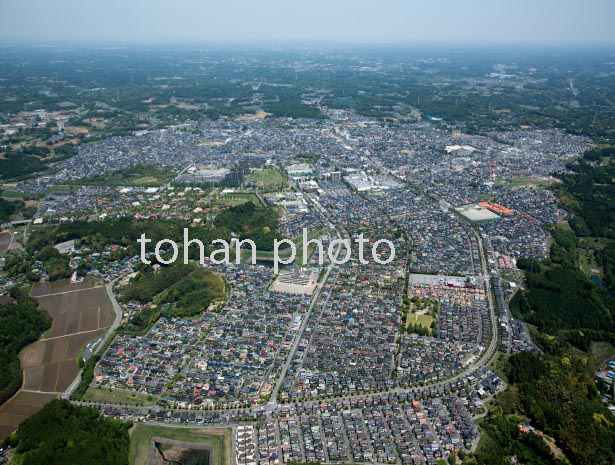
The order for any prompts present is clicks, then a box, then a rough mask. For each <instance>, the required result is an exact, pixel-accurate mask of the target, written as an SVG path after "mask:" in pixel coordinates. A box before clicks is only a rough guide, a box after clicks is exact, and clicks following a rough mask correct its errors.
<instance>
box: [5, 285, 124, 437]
mask: <svg viewBox="0 0 615 465" xmlns="http://www.w3.org/2000/svg"><path fill="white" fill-rule="evenodd" d="M31 296H32V297H35V298H36V299H37V300H38V301H39V303H40V306H41V307H42V308H44V309H45V310H46V311H47V312H48V313H49V314H50V315H51V316H52V317H53V325H52V327H51V329H50V330H49V331H47V333H46V334H44V335H43V337H42V338H41V339H39V340H38V341H37V342H35V343H33V344H31V345H29V346H27V347H26V348H25V349H23V350H22V352H21V354H20V356H19V358H20V361H21V367H22V370H23V384H22V387H21V389H20V390H19V392H18V393H17V394H16V395H15V396H14V397H13V398H12V399H10V400H9V401H8V402H6V403H5V404H4V405H3V406H2V407H1V408H0V438H3V437H4V436H6V435H7V434H10V433H11V432H13V431H14V430H15V428H16V427H17V425H19V423H21V421H23V420H24V419H26V418H27V417H28V416H30V415H32V414H33V413H35V412H37V411H38V410H40V409H41V408H42V407H43V405H45V404H46V403H47V402H49V401H50V400H52V399H54V398H56V397H58V395H59V394H60V393H62V392H64V391H65V390H66V389H67V388H68V386H69V385H70V384H71V383H72V382H73V380H74V379H75V378H76V377H77V375H78V374H79V366H78V358H79V355H80V353H81V350H82V349H83V347H84V346H85V345H86V344H88V343H89V342H91V341H93V340H95V339H97V338H99V337H100V336H102V335H103V334H105V332H106V331H107V328H109V327H110V326H111V324H112V323H113V319H114V315H113V313H112V307H111V304H110V302H109V299H108V297H107V293H106V291H105V288H104V287H102V286H96V285H95V283H94V281H92V280H84V281H83V282H81V283H70V281H68V280H64V281H56V282H54V283H39V284H36V285H34V287H33V288H32V291H31Z"/></svg>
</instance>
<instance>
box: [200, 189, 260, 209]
mask: <svg viewBox="0 0 615 465" xmlns="http://www.w3.org/2000/svg"><path fill="white" fill-rule="evenodd" d="M246 202H252V203H253V204H254V205H256V206H257V207H261V206H264V205H263V204H262V203H261V201H260V200H258V197H257V196H256V195H254V194H251V193H249V192H234V193H232V194H225V195H224V196H220V198H219V199H218V200H216V201H214V202H212V203H213V204H214V205H227V206H231V207H234V206H235V205H242V204H244V203H246Z"/></svg>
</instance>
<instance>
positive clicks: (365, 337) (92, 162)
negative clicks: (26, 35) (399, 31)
mask: <svg viewBox="0 0 615 465" xmlns="http://www.w3.org/2000/svg"><path fill="white" fill-rule="evenodd" d="M507 53H509V54H508V55H507ZM524 53H525V52H524ZM540 53H542V52H540ZM540 53H538V52H536V53H535V54H534V52H532V51H527V57H529V58H524V56H525V55H523V54H522V53H520V52H516V51H512V50H509V51H506V52H501V51H494V52H493V53H491V52H484V51H477V52H476V56H470V57H469V58H468V56H466V55H463V54H462V53H458V52H457V51H456V49H451V50H448V49H438V50H434V51H429V52H428V51H422V50H421V51H420V52H414V51H413V52H407V51H406V50H405V49H402V50H398V49H393V50H392V51H391V50H388V49H380V48H370V47H364V48H358V49H352V48H340V49H337V48H331V49H328V48H325V49H316V48H314V49H312V48H297V49H271V50H270V49H265V48H262V49H260V48H259V49H256V50H251V49H233V48H230V49H225V48H223V47H222V48H216V47H212V48H211V49H197V48H188V49H181V48H179V49H175V48H169V49H167V50H158V49H156V48H154V47H149V48H143V49H134V48H130V47H125V48H123V47H118V48H108V49H107V48H100V49H91V50H90V49H86V48H71V47H66V48H57V49H55V48H50V49H37V48H36V47H34V48H24V49H15V48H10V47H6V48H0V138H1V139H0V182H1V185H0V197H1V200H0V202H2V204H1V205H0V207H1V209H0V215H1V216H0V222H1V223H2V232H1V233H0V254H1V258H0V343H1V344H2V347H0V372H1V373H0V464H3V463H5V462H10V463H13V462H14V463H16V464H28V463H118V464H119V463H126V464H128V463H130V464H133V463H134V464H148V465H152V464H155V465H161V464H165V463H180V464H208V465H286V464H289V465H297V464H307V463H310V464H318V463H333V464H351V463H378V464H385V463H388V464H398V465H415V464H431V465H437V464H442V463H448V464H455V463H459V464H461V463H463V464H476V465H480V464H494V465H498V464H508V463H510V464H522V463H527V464H539V465H541V464H554V465H557V464H560V465H561V464H571V463H572V464H577V463H578V464H590V463H598V464H608V463H613V462H612V461H611V460H612V459H613V457H615V451H614V450H613V443H612V442H610V439H613V438H615V432H614V428H613V425H614V424H615V418H614V417H613V415H615V403H614V398H615V392H614V390H615V349H614V347H615V340H614V336H613V335H614V334H615V333H614V332H613V329H614V328H613V321H614V315H615V303H614V302H615V295H614V294H613V291H612V289H614V287H613V286H614V284H615V247H614V246H613V245H612V244H613V240H614V239H613V238H614V237H615V233H614V232H613V231H614V230H615V228H614V226H613V224H614V223H613V219H614V218H615V217H614V216H612V215H611V213H612V212H613V211H614V210H615V207H614V206H613V205H612V200H610V199H612V198H614V197H609V196H612V195H613V191H612V190H609V189H611V185H612V184H613V179H615V177H614V174H613V164H612V163H611V161H612V157H613V156H615V150H613V126H612V123H613V118H615V116H614V115H615V111H614V110H613V101H612V100H609V98H610V97H607V95H608V96H613V93H615V81H614V80H613V79H615V77H614V76H615V61H613V53H612V50H611V49H608V51H598V52H596V58H595V59H594V58H593V55H592V57H591V58H587V62H585V61H583V60H585V58H578V57H577V55H571V56H573V58H570V57H568V55H565V53H564V52H562V54H561V55H553V56H551V55H548V53H547V54H545V55H544V56H543V55H541V54H540ZM545 53H546V52H545ZM600 53H603V54H602V55H600ZM574 57H576V58H574ZM541 60H543V61H544V66H542V67H541V65H540V63H541ZM575 60H577V61H575ZM600 79H602V81H600ZM584 99H586V100H584ZM589 100H591V102H592V103H589ZM598 101H599V102H602V104H598V103H596V102H598ZM598 107H599V110H595V108H598ZM588 109H589V110H588ZM595 111H600V112H601V113H599V114H598V116H596V113H595ZM588 173H589V174H588ZM584 176H585V177H584ZM592 176H593V177H592ZM600 189H604V190H603V191H602V190H600ZM146 235H147V238H148V239H147V240H146V241H145V242H143V239H144V238H145V237H146ZM188 236H190V239H192V238H194V240H188ZM216 241H218V243H223V244H225V249H224V250H223V251H220V250H218V251H217V252H216V249H217V248H216V247H215V244H216ZM248 244H251V245H252V246H253V247H248ZM345 244H349V245H348V246H345ZM359 244H360V246H359ZM221 252H223V253H221ZM216 255H217V257H216ZM221 257H223V258H224V259H223V260H221V259H220V258H221ZM558 389H561V391H558ZM543 391H544V392H548V393H549V394H543V393H542V392H543ZM551 395H552V397H551ZM57 399H60V400H57ZM560 405H561V411H560V412H558V409H559V407H560ZM54 409H55V410H54ZM62 412H72V413H70V414H69V413H62ZM92 412H94V413H92ZM44 415H50V418H55V419H54V420H44V419H43V418H42V417H43V416H44ZM53 415H57V417H54V416H53ZM69 418H74V419H76V420H74V421H76V422H77V421H78V422H82V423H80V425H81V426H75V425H76V423H75V424H73V423H70V422H71V421H73V420H70V419H69ZM88 421H95V422H98V423H96V424H97V425H98V426H96V428H101V429H100V430H94V429H89V428H94V427H93V426H87V425H90V423H87V422H88ZM38 422H40V424H42V425H47V426H39V423H38ZM54 422H55V423H54ZM52 423H53V424H57V425H64V426H63V428H64V431H73V433H70V434H71V435H73V436H71V437H74V438H79V437H80V436H79V434H81V433H79V434H78V433H77V431H79V430H80V429H81V430H83V431H90V433H88V434H96V435H99V436H98V437H99V438H103V437H106V435H115V436H113V437H115V439H114V440H113V441H112V442H109V443H106V442H104V441H103V440H102V439H101V440H100V443H99V444H98V445H97V446H96V447H94V446H92V447H93V449H96V450H92V451H90V452H87V454H94V455H92V457H98V458H100V457H105V456H106V457H107V459H106V460H107V461H105V460H102V459H101V461H100V462H94V461H92V462H81V461H80V460H86V459H79V458H77V457H78V455H74V456H73V455H71V454H74V453H76V452H74V451H71V447H73V446H71V445H70V444H69V442H70V441H72V439H71V440H70V441H68V442H67V440H64V439H62V440H60V439H58V441H57V442H55V441H56V440H55V439H53V440H52V439H49V438H55V437H56V435H57V436H58V437H60V436H61V435H62V434H64V433H60V432H55V430H54V432H48V433H46V434H48V444H56V445H54V446H50V445H45V440H43V439H32V438H38V436H37V434H40V433H38V432H37V430H40V429H41V428H42V429H44V428H52V427H51V426H48V425H51V424H52ZM84 425H86V426H84ZM58 428H60V427H59V426H58ZM104 428H106V429H104ZM46 431H52V429H48V430H46ZM92 431H98V432H97V433H91V432H92ZM112 431H113V432H112ZM66 434H68V433H66ZM585 435H587V436H585ZM575 437H576V438H578V439H579V441H576V440H575V439H574V438H575ZM583 438H585V439H583ZM75 440H78V439H75ZM82 441H86V440H85V439H82ZM87 442H88V444H89V443H93V442H96V441H95V440H94V439H88V440H87ZM103 442H104V444H106V445H103ZM57 444H61V445H60V446H58V445H57ZM118 444H121V445H118ZM588 444H592V446H591V450H590V446H588ZM595 444H598V445H595ZM50 447H53V448H56V447H60V448H61V449H57V450H61V451H62V452H61V454H60V455H61V456H62V457H63V458H62V457H60V458H59V459H56V458H54V459H53V460H60V461H48V462H46V461H45V460H51V459H43V458H42V457H47V456H48V457H51V456H52V455H53V454H52V452H50V450H51V449H49V448H50ZM79 447H80V448H81V449H80V450H81V451H82V452H81V453H84V454H85V453H86V452H84V451H85V450H86V449H87V447H86V448H85V449H83V447H82V446H79ZM54 450H56V449H54ZM111 451H113V452H111ZM54 453H55V452H54ZM116 453H117V455H113V454H116ZM37 454H39V455H37ZM44 454H48V455H44ZM96 454H98V455H96ZM35 457H38V459H37V460H39V461H36V460H35V459H34V458H35ZM118 457H120V458H118ZM62 460H65V461H62ZM89 460H90V459H89ZM91 460H94V459H91Z"/></svg>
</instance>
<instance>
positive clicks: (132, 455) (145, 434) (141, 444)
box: [128, 425, 232, 465]
mask: <svg viewBox="0 0 615 465" xmlns="http://www.w3.org/2000/svg"><path fill="white" fill-rule="evenodd" d="M231 434H232V432H231V430H230V429H220V428H218V429H214V428H174V427H168V426H150V425H136V426H135V427H134V429H133V431H132V434H131V436H130V448H129V451H128V462H129V463H130V465H145V464H146V463H147V458H148V456H149V445H150V440H151V439H152V438H153V437H155V436H158V437H161V438H168V439H175V440H177V441H185V442H193V443H197V444H211V445H212V446H213V453H212V456H211V457H210V460H209V464H210V465H230V464H231V453H232V450H231Z"/></svg>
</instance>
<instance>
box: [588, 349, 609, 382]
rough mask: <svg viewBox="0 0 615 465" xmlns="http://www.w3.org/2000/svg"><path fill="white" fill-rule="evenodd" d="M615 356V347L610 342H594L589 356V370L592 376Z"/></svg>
mask: <svg viewBox="0 0 615 465" xmlns="http://www.w3.org/2000/svg"><path fill="white" fill-rule="evenodd" d="M613 356H615V347H613V346H612V345H611V344H609V343H608V342H592V344H591V347H590V349H589V353H588V355H587V369H588V371H589V373H590V375H591V376H594V375H595V373H596V370H597V369H598V368H600V365H602V364H603V363H604V362H605V361H606V360H608V359H610V358H612V357H613Z"/></svg>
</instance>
